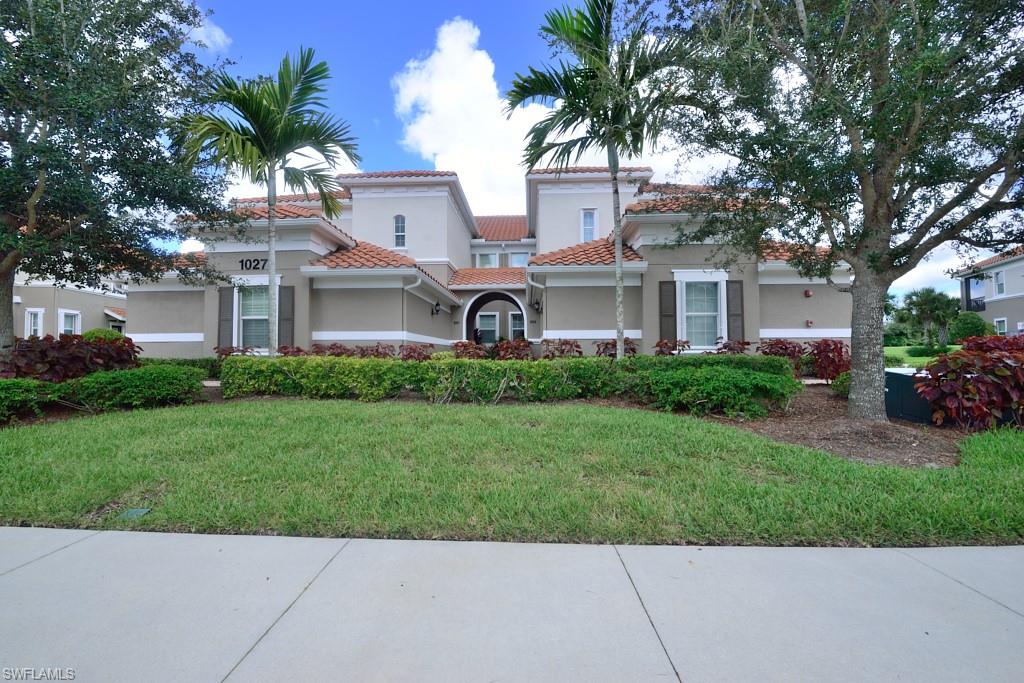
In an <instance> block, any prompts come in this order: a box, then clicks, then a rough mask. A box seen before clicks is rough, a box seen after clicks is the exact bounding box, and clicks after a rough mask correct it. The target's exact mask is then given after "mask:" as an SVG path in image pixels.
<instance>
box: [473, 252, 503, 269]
mask: <svg viewBox="0 0 1024 683" xmlns="http://www.w3.org/2000/svg"><path fill="white" fill-rule="evenodd" d="M476 267H477V268H497V267H498V254H497V253H493V254H477V255H476Z"/></svg>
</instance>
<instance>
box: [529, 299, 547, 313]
mask: <svg viewBox="0 0 1024 683" xmlns="http://www.w3.org/2000/svg"><path fill="white" fill-rule="evenodd" d="M530 308H532V309H533V310H535V311H537V312H538V313H540V312H542V311H543V310H544V307H543V306H542V305H541V303H540V299H537V300H536V301H534V302H533V303H532V304H530Z"/></svg>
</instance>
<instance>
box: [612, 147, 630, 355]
mask: <svg viewBox="0 0 1024 683" xmlns="http://www.w3.org/2000/svg"><path fill="white" fill-rule="evenodd" d="M608 171H609V172H610V173H611V176H612V219H613V220H614V228H613V230H614V238H615V357H616V358H617V359H622V357H623V356H625V355H626V312H625V309H624V307H623V297H624V290H625V283H624V282H623V276H622V216H621V212H620V204H619V153H618V151H616V149H615V145H614V144H611V143H609V144H608Z"/></svg>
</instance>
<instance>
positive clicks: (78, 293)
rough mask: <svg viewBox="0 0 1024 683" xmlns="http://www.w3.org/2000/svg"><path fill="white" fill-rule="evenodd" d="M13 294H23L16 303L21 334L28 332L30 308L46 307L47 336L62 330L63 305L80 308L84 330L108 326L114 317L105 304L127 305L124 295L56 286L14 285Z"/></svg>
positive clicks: (15, 318) (17, 327)
mask: <svg viewBox="0 0 1024 683" xmlns="http://www.w3.org/2000/svg"><path fill="white" fill-rule="evenodd" d="M14 295H15V296H18V297H21V303H20V304H15V305H14V333H15V334H16V335H18V336H19V337H20V336H21V335H23V334H24V332H25V310H26V309H29V308H42V309H44V310H43V335H44V336H45V335H47V334H52V335H54V336H57V335H59V334H60V332H61V330H60V326H61V320H60V317H59V315H58V312H59V311H60V309H67V310H69V311H78V312H79V313H80V314H81V315H82V332H85V331H86V330H91V329H93V328H97V327H100V328H107V327H109V324H110V322H111V319H110V318H108V317H107V316H106V315H105V314H104V313H103V309H104V308H108V307H111V306H113V307H115V308H127V299H126V298H125V297H123V296H114V295H109V294H101V293H99V292H88V291H82V290H77V289H66V288H62V287H54V286H38V285H37V286H31V285H15V287H14Z"/></svg>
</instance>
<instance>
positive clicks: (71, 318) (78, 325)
mask: <svg viewBox="0 0 1024 683" xmlns="http://www.w3.org/2000/svg"><path fill="white" fill-rule="evenodd" d="M58 316H59V317H58V318H57V320H58V322H59V323H60V334H82V314H81V313H80V312H78V311H68V310H65V309H63V308H62V309H60V311H58Z"/></svg>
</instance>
